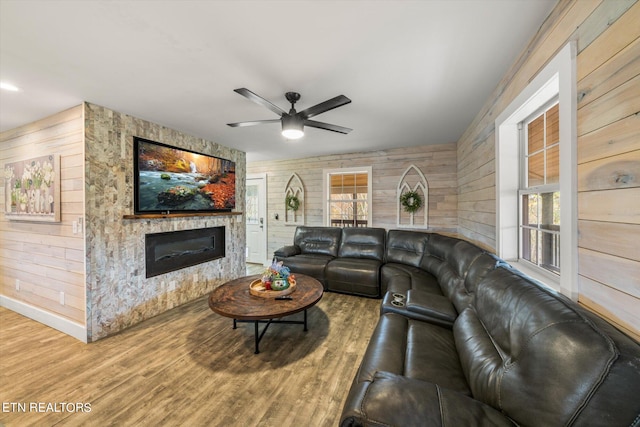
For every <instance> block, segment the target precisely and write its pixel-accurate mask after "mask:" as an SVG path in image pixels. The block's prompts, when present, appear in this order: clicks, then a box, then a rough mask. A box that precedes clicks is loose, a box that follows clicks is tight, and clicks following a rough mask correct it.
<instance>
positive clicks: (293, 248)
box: [273, 245, 302, 258]
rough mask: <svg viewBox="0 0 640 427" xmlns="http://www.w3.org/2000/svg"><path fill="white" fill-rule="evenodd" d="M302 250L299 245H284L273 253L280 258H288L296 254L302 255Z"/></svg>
mask: <svg viewBox="0 0 640 427" xmlns="http://www.w3.org/2000/svg"><path fill="white" fill-rule="evenodd" d="M301 253H302V251H301V250H300V247H299V246H297V245H289V246H283V247H281V248H280V249H277V250H276V251H275V252H274V253H273V254H274V255H275V256H276V257H278V258H287V257H290V256H294V255H300V254H301Z"/></svg>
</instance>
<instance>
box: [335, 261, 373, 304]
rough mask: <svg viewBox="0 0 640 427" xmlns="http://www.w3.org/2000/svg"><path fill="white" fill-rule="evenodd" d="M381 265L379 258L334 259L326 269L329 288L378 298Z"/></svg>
mask: <svg viewBox="0 0 640 427" xmlns="http://www.w3.org/2000/svg"><path fill="white" fill-rule="evenodd" d="M381 265H382V261H380V260H377V259H367V258H364V259H360V258H335V259H332V260H331V261H329V263H328V264H327V267H326V270H325V279H326V282H327V290H329V291H334V292H343V293H348V294H353V295H362V296H367V297H375V298H378V297H379V296H380V266H381Z"/></svg>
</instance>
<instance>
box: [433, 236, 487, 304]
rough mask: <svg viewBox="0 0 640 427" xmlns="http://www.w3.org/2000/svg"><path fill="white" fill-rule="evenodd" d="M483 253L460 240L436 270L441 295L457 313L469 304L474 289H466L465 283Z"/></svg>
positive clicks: (446, 254)
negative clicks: (446, 298) (447, 299)
mask: <svg viewBox="0 0 640 427" xmlns="http://www.w3.org/2000/svg"><path fill="white" fill-rule="evenodd" d="M483 253H484V252H483V251H482V249H480V248H478V247H477V246H474V245H472V244H471V243H469V242H465V241H464V240H460V241H458V242H457V243H456V244H455V245H453V247H452V248H451V250H449V251H447V252H446V253H445V254H444V256H445V260H444V262H443V263H442V265H441V266H440V268H438V270H437V273H436V277H437V278H438V282H439V283H440V287H441V288H442V293H443V294H444V295H446V296H447V297H448V298H449V300H451V302H452V303H453V305H454V306H455V307H456V309H457V310H458V312H461V311H462V310H464V309H465V308H467V306H468V305H469V304H470V303H471V298H472V296H473V292H475V287H472V288H471V289H467V288H466V287H465V281H466V279H467V275H468V274H469V271H470V270H471V267H472V266H473V264H475V263H476V261H477V260H478V259H479V258H480V257H481V256H482V255H483Z"/></svg>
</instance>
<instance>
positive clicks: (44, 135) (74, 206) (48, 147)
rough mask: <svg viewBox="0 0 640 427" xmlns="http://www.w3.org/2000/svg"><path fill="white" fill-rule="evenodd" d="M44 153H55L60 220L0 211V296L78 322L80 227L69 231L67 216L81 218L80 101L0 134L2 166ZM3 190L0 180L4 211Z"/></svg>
mask: <svg viewBox="0 0 640 427" xmlns="http://www.w3.org/2000/svg"><path fill="white" fill-rule="evenodd" d="M46 154H60V176H61V197H60V202H61V212H62V216H61V222H60V223H38V222H18V221H9V220H7V219H6V218H5V216H4V215H3V214H2V213H0V296H1V297H3V298H5V300H3V304H4V303H6V301H7V300H6V298H8V299H10V300H11V301H15V302H17V304H19V305H21V306H22V305H24V306H28V307H31V308H34V309H36V310H41V311H43V312H46V313H49V314H52V315H54V316H60V317H62V318H64V319H66V320H68V321H71V322H74V323H77V324H79V325H80V327H81V328H84V327H85V280H84V278H85V266H84V254H85V248H84V233H82V232H80V233H76V234H74V233H73V222H74V221H78V219H79V218H84V178H83V174H84V137H83V111H82V107H81V106H78V107H75V108H71V109H69V110H66V111H63V112H61V113H59V114H55V115H53V116H51V117H48V118H46V119H43V120H39V121H37V122H34V123H31V124H28V125H25V126H21V127H19V128H16V129H12V130H9V131H6V132H3V133H2V134H0V168H1V169H2V170H4V165H5V164H6V163H12V162H16V161H21V160H26V159H29V158H33V157H38V156H42V155H46ZM3 178H4V175H3ZM4 192H5V186H4V181H3V185H1V186H0V212H5V205H4V204H5V194H4ZM17 281H19V290H18V289H16V282H17ZM61 292H62V293H64V297H63V298H64V304H61V297H60V293H61Z"/></svg>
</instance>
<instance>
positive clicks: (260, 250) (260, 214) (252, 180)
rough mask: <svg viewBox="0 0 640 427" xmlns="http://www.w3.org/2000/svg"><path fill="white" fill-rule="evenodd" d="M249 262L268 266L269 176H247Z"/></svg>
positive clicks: (246, 216) (246, 215)
mask: <svg viewBox="0 0 640 427" xmlns="http://www.w3.org/2000/svg"><path fill="white" fill-rule="evenodd" d="M246 194H247V196H246V197H247V200H246V205H245V206H246V214H245V218H246V221H247V254H246V255H247V262H251V263H259V264H266V263H268V262H269V260H268V258H267V176H266V174H262V175H247V186H246Z"/></svg>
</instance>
